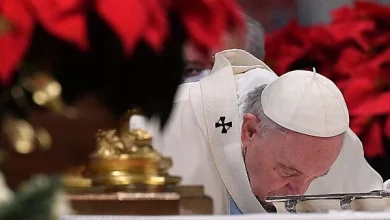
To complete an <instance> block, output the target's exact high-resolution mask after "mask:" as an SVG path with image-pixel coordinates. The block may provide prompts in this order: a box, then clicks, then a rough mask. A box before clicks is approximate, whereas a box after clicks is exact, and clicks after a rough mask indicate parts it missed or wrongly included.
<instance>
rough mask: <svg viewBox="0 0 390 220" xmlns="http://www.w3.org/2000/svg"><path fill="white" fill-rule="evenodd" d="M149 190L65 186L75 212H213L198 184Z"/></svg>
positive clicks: (178, 213) (161, 213) (150, 213)
mask: <svg viewBox="0 0 390 220" xmlns="http://www.w3.org/2000/svg"><path fill="white" fill-rule="evenodd" d="M139 189H140V188H139V187H137V190H139ZM118 190H119V191H118ZM149 190H150V192H147V191H148V189H145V191H143V192H134V191H133V190H131V188H127V189H126V190H125V189H124V188H122V189H118V188H115V189H114V188H105V187H91V188H68V189H67V194H68V197H69V199H70V201H71V204H72V208H73V209H74V210H75V211H76V213H77V214H79V215H210V214H213V206H212V200H211V198H209V197H207V196H206V195H205V194H204V191H203V187H201V186H179V187H175V188H171V190H174V191H170V192H166V191H165V192H164V191H160V192H159V189H158V188H154V189H149ZM164 190H166V188H164Z"/></svg>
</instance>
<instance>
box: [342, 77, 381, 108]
mask: <svg viewBox="0 0 390 220" xmlns="http://www.w3.org/2000/svg"><path fill="white" fill-rule="evenodd" d="M345 82H346V83H345V84H344V85H343V87H342V90H341V91H342V92H343V95H344V99H345V102H346V103H347V106H348V109H349V111H355V110H356V108H357V107H360V105H361V103H362V102H363V101H364V100H366V99H371V98H372V97H374V95H375V89H376V85H375V83H374V81H372V80H370V79H367V78H362V77H361V78H352V79H350V80H347V81H345ZM340 89H341V88H340Z"/></svg>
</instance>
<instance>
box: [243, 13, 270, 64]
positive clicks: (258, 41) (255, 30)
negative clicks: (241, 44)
mask: <svg viewBox="0 0 390 220" xmlns="http://www.w3.org/2000/svg"><path fill="white" fill-rule="evenodd" d="M245 20H246V28H247V33H246V45H245V50H246V51H248V52H249V53H250V54H252V55H253V56H255V57H256V58H258V59H260V60H264V56H265V49H264V29H263V26H261V24H260V23H259V22H257V21H256V20H254V19H253V18H252V17H250V16H249V15H247V14H245Z"/></svg>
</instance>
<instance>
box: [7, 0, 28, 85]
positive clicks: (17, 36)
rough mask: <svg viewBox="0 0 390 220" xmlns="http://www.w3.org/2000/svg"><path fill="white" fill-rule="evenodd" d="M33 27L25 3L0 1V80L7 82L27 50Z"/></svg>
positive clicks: (9, 0) (12, 0)
mask: <svg viewBox="0 0 390 220" xmlns="http://www.w3.org/2000/svg"><path fill="white" fill-rule="evenodd" d="M6 26H8V27H6ZM1 27H4V29H6V30H2V28H1ZM33 27H34V24H33V18H32V17H31V16H30V13H29V11H28V7H26V5H24V4H21V2H20V1H14V0H2V1H0V30H2V31H0V60H1V62H0V82H3V83H4V84H8V83H9V81H10V79H11V75H10V73H11V72H12V71H13V70H14V69H15V68H16V67H17V66H18V65H19V62H20V59H21V58H22V57H23V56H24V54H25V53H26V51H27V47H28V45H29V42H30V39H31V34H32V29H33Z"/></svg>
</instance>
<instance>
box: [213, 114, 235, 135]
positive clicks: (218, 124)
mask: <svg viewBox="0 0 390 220" xmlns="http://www.w3.org/2000/svg"><path fill="white" fill-rule="evenodd" d="M225 119H226V117H224V116H222V117H219V120H218V121H217V122H216V123H215V128H219V127H222V132H221V133H222V134H226V133H227V131H228V130H229V129H230V128H231V127H232V126H233V124H232V122H227V123H225Z"/></svg>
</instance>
